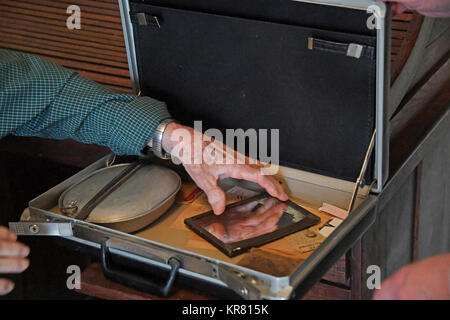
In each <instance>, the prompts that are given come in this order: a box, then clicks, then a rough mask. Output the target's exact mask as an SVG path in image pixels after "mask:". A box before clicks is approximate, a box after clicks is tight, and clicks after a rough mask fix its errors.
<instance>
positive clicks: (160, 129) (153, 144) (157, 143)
mask: <svg viewBox="0 0 450 320" xmlns="http://www.w3.org/2000/svg"><path fill="white" fill-rule="evenodd" d="M172 122H175V120H174V119H165V120H163V121H161V122H160V123H159V124H158V126H157V127H156V130H155V133H154V134H153V136H152V138H151V139H150V141H149V143H148V146H149V147H150V149H151V150H152V152H153V154H154V155H155V156H157V157H158V158H161V159H170V153H168V152H165V151H164V148H163V147H162V138H163V135H164V131H165V130H166V127H167V125H169V123H172Z"/></svg>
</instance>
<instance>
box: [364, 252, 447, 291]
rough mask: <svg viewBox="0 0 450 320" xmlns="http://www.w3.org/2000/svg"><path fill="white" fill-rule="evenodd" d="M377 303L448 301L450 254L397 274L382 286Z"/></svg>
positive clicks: (436, 257) (404, 268)
mask: <svg viewBox="0 0 450 320" xmlns="http://www.w3.org/2000/svg"><path fill="white" fill-rule="evenodd" d="M373 298H374V299H375V300H449V299H450V253H447V254H443V255H439V256H434V257H431V258H428V259H425V260H422V261H419V262H415V263H413V264H410V265H407V266H405V267H403V268H401V269H400V270H399V271H397V272H396V273H395V274H394V275H393V276H392V277H390V278H388V279H386V280H385V281H383V282H382V283H381V289H380V290H377V291H376V292H375V294H374V297H373Z"/></svg>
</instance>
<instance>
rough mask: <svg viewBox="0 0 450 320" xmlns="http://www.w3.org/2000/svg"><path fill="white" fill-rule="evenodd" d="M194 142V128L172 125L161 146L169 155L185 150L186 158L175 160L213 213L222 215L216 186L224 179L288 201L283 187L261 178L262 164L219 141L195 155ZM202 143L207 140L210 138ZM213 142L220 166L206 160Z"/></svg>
mask: <svg viewBox="0 0 450 320" xmlns="http://www.w3.org/2000/svg"><path fill="white" fill-rule="evenodd" d="M180 132H182V133H184V134H183V135H182V136H184V137H185V138H180V139H179V138H177V137H180V136H181V135H180V134H179V133H180ZM195 135H197V136H198V135H201V133H198V132H197V133H195ZM186 138H188V139H186ZM195 139H196V138H195V136H194V129H193V128H189V127H185V126H182V125H179V124H176V123H171V124H169V125H168V126H167V127H166V131H165V132H164V136H163V140H162V146H163V148H164V150H165V151H166V152H170V153H172V154H173V152H174V150H175V149H178V150H179V149H180V147H181V148H182V149H183V150H184V151H188V154H189V155H187V154H182V155H181V157H177V158H179V159H180V160H181V162H182V164H183V166H184V167H185V169H186V171H187V172H188V173H189V175H190V176H191V178H192V179H193V180H194V182H195V183H196V184H197V186H198V187H199V188H201V189H202V190H203V191H204V192H205V193H206V196H207V197H208V202H209V203H210V204H211V207H212V209H213V210H214V213H215V214H221V213H222V212H223V211H224V210H225V202H226V198H225V193H224V191H223V190H222V189H221V188H220V187H219V186H218V185H217V181H218V180H220V179H224V178H227V177H231V178H235V179H243V180H248V181H252V182H255V183H257V184H259V185H260V186H261V187H263V188H264V189H266V191H267V192H268V193H269V194H270V195H271V196H272V197H275V198H278V199H280V200H282V201H286V200H287V199H288V196H287V194H286V193H285V192H284V191H283V188H282V187H281V185H280V184H279V183H278V181H277V180H276V179H275V178H273V177H271V176H267V175H263V173H262V171H261V168H262V166H261V164H259V163H257V164H251V162H250V159H249V158H247V157H245V156H243V155H242V154H239V153H238V152H236V151H234V150H232V149H231V148H229V147H227V146H226V145H224V144H221V143H218V142H211V141H209V142H204V143H203V142H202V143H201V148H200V153H201V154H198V152H196V150H194V149H195V148H194V140H195ZM200 139H201V141H204V140H203V135H201V138H200ZM200 139H199V140H200ZM205 140H206V141H208V140H209V138H207V139H205ZM212 143H215V144H216V145H219V147H216V148H215V149H214V150H215V157H216V158H217V159H219V158H220V159H222V160H223V161H222V163H220V161H219V162H218V161H205V159H204V151H205V150H206V149H207V148H210V147H211V146H210V144H212ZM210 149H211V148H210ZM206 153H207V154H208V155H209V154H210V152H206ZM213 153H214V152H213ZM196 157H197V159H199V160H200V161H197V162H195V161H194V158H196ZM227 158H228V159H236V161H234V162H233V163H231V164H230V162H229V161H228V162H227V161H226V159H227ZM237 159H241V161H239V162H238V161H237ZM240 163H243V164H240Z"/></svg>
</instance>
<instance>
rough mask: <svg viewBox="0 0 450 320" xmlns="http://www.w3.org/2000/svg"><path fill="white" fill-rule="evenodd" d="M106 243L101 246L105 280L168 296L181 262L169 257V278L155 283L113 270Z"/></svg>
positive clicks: (116, 269) (129, 273)
mask: <svg viewBox="0 0 450 320" xmlns="http://www.w3.org/2000/svg"><path fill="white" fill-rule="evenodd" d="M106 242H107V241H104V242H102V244H101V262H102V269H103V273H104V275H105V277H106V278H108V279H110V280H112V281H115V282H119V283H122V284H124V285H127V286H130V287H133V288H135V289H138V290H141V291H145V292H149V293H153V294H156V295H159V296H163V297H167V296H168V295H169V293H170V290H171V289H172V285H173V283H174V281H175V278H176V275H177V273H178V270H179V269H180V266H181V262H180V261H179V260H178V259H177V258H174V257H171V258H169V259H168V261H167V262H168V264H169V265H170V273H169V277H168V279H167V281H166V282H165V283H160V282H159V281H158V282H156V281H153V280H151V279H148V278H147V277H143V276H140V275H138V274H135V273H131V272H127V271H123V270H120V269H118V268H114V266H112V263H111V258H110V251H109V247H108V246H107V244H106Z"/></svg>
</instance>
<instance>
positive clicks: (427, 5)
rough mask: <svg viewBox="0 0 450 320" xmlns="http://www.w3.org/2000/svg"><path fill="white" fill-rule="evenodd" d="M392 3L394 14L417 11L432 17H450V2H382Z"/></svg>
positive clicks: (410, 0)
mask: <svg viewBox="0 0 450 320" xmlns="http://www.w3.org/2000/svg"><path fill="white" fill-rule="evenodd" d="M380 1H384V2H391V3H392V12H393V13H394V14H398V13H402V12H403V11H405V10H408V9H409V10H416V11H417V12H419V13H421V14H423V15H425V16H430V17H439V18H445V17H450V0H395V1H393V0H380Z"/></svg>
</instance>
